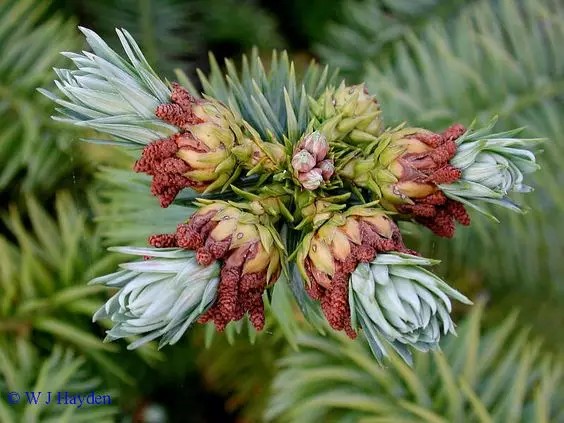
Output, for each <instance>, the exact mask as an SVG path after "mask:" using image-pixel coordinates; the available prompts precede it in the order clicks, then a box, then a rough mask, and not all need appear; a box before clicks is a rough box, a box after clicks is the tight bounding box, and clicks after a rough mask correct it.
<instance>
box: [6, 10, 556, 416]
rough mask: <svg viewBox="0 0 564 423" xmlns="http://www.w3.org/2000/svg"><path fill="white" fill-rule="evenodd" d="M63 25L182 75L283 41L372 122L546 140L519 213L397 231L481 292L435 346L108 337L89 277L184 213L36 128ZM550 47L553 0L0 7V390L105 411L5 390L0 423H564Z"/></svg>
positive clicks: (114, 165)
mask: <svg viewBox="0 0 564 423" xmlns="http://www.w3.org/2000/svg"><path fill="white" fill-rule="evenodd" d="M77 24H80V25H84V26H86V27H89V28H92V29H94V30H95V31H97V32H98V33H99V34H100V35H102V36H103V37H104V38H105V39H106V40H107V41H108V42H110V44H111V43H115V42H116V41H117V38H116V37H115V34H114V32H113V28H114V27H116V26H118V27H125V28H126V29H128V30H129V31H130V32H131V33H132V34H133V35H134V37H135V38H136V39H137V40H138V42H139V43H140V45H141V46H142V48H143V51H144V52H145V54H146V56H147V58H148V60H149V61H150V62H151V64H152V65H153V66H154V67H155V68H156V69H157V70H158V71H159V72H160V73H161V74H163V75H164V76H166V77H167V78H168V79H169V80H173V79H175V78H177V76H175V75H184V74H185V75H187V76H188V77H189V78H190V79H191V80H192V81H197V80H198V78H197V77H196V76H195V75H196V69H197V68H201V69H202V70H203V72H204V73H207V72H208V71H209V64H208V56H207V54H208V51H210V50H211V51H213V52H214V54H215V55H216V57H217V59H218V62H219V63H223V58H224V57H234V58H235V60H239V57H240V55H241V54H242V53H248V52H249V51H250V49H251V47H252V46H257V47H258V48H259V52H260V54H261V55H262V56H263V57H264V58H268V57H269V55H270V50H271V49H272V48H285V49H287V50H288V52H289V54H290V57H291V58H292V59H293V60H294V61H295V62H296V64H297V67H298V70H299V68H300V67H303V65H305V64H307V62H309V60H311V59H312V58H316V59H318V60H319V61H321V62H322V63H327V64H329V65H331V66H334V67H339V68H340V70H341V72H342V75H343V76H344V77H346V78H347V81H348V82H349V83H360V82H362V81H366V83H367V85H368V87H369V89H370V90H371V92H372V93H373V94H375V95H376V96H377V97H378V99H379V101H380V102H381V104H382V106H383V110H384V113H385V119H386V123H387V125H394V124H396V123H398V122H400V121H403V120H408V121H409V122H410V123H411V124H412V125H421V126H425V127H428V128H429V129H433V130H441V129H443V128H444V127H446V126H447V125H448V124H449V123H451V122H452V121H459V122H461V123H463V124H465V125H468V124H470V123H471V121H472V120H473V119H475V118H477V119H478V120H480V121H482V122H483V121H486V120H487V119H489V118H490V117H491V115H493V114H498V115H499V116H500V119H499V124H498V125H499V128H500V129H501V128H502V127H504V128H506V127H515V126H524V127H526V131H527V134H528V135H531V136H535V137H546V138H547V141H546V142H545V143H544V144H543V145H542V150H543V151H542V152H540V155H539V161H540V163H541V165H542V167H543V168H542V170H541V171H540V172H538V174H537V175H536V176H535V178H534V180H533V181H532V185H533V186H534V187H535V193H534V194H532V195H528V196H527V197H526V198H524V199H523V201H525V202H526V204H527V205H528V206H529V207H530V208H531V210H530V212H529V213H528V214H527V215H525V216H520V215H510V214H509V213H504V212H503V211H499V210H498V211H496V212H497V216H498V217H499V218H500V220H501V221H502V224H495V223H493V222H490V221H487V220H486V219H485V218H483V217H480V216H473V217H474V221H473V224H472V225H471V227H470V228H459V229H458V231H457V236H456V237H455V239H454V240H451V241H443V240H437V239H436V238H434V237H432V236H430V235H429V234H428V233H426V232H424V231H421V230H418V229H417V228H414V227H412V226H409V225H406V227H405V228H404V229H405V230H406V231H407V232H408V233H409V237H408V240H409V243H410V247H412V248H416V249H419V250H420V251H421V252H422V253H423V254H424V255H427V256H432V257H434V258H439V259H441V260H443V262H442V264H441V265H440V266H438V267H437V268H436V269H435V270H436V272H437V273H439V274H440V275H441V276H443V277H445V278H446V279H447V280H449V281H451V282H452V283H453V284H454V285H455V286H456V287H457V288H458V289H459V290H461V291H462V292H464V293H465V294H466V295H468V296H470V297H471V298H473V299H475V300H479V301H478V302H479V305H478V306H476V307H475V308H474V309H473V311H471V312H470V313H469V312H468V310H467V309H460V310H457V316H456V317H457V319H458V320H459V321H460V322H461V325H460V328H459V336H458V337H456V338H450V339H447V340H445V343H444V348H443V349H444V354H439V353H436V354H428V355H421V354H419V355H417V356H416V360H415V365H414V367H413V368H412V369H410V368H407V367H405V366H404V365H403V363H402V362H401V361H400V360H396V359H392V360H391V361H390V363H389V364H388V365H387V366H385V367H379V366H378V365H377V364H376V363H375V362H374V361H373V359H372V357H371V356H370V354H369V352H368V350H367V348H366V346H365V345H364V344H363V343H362V342H360V341H357V342H356V343H351V342H349V341H348V340H346V339H343V338H342V337H340V336H330V337H326V336H324V335H322V334H320V333H319V332H318V331H314V330H312V329H311V328H308V327H307V326H305V325H303V324H299V325H298V326H299V332H298V333H297V334H294V335H293V337H291V336H290V337H289V336H288V332H289V331H290V332H291V330H290V329H289V328H288V327H280V326H277V325H276V324H274V323H272V324H270V325H269V326H268V327H267V329H265V331H264V332H263V333H260V334H258V335H256V336H254V335H253V336H252V337H251V338H252V341H253V342H250V341H249V337H248V336H246V335H245V334H244V333H242V334H240V335H237V334H236V333H235V331H234V330H231V331H229V332H228V335H229V336H226V335H215V336H213V337H210V336H209V331H206V330H205V328H196V329H195V330H193V331H192V334H191V335H190V336H187V337H185V339H184V340H183V341H182V342H181V343H180V344H179V345H176V346H174V347H169V348H167V349H165V350H162V351H160V352H158V351H156V348H155V347H154V346H148V347H146V348H142V349H140V350H138V351H135V352H128V351H125V342H123V343H120V342H117V343H114V344H103V343H102V342H101V340H102V339H103V332H104V327H103V325H99V324H92V323H91V319H90V316H91V315H92V312H93V311H94V310H96V309H97V308H98V307H99V306H100V305H101V304H102V302H103V300H104V298H106V297H107V296H108V292H106V291H105V290H103V289H101V288H100V287H96V286H88V285H87V284H86V283H87V281H88V280H90V279H91V278H92V277H93V276H95V275H99V274H102V273H104V272H108V271H111V270H113V269H114V267H115V265H116V263H117V262H118V261H119V260H120V257H116V256H115V255H110V254H109V253H107V252H106V251H105V247H106V246H108V245H119V244H124V243H139V242H144V240H145V239H146V236H147V235H149V234H151V233H153V232H155V231H156V230H157V228H158V231H166V230H169V228H174V226H175V225H176V223H177V222H178V221H180V220H182V219H183V218H184V216H182V213H183V210H182V209H175V208H174V207H171V208H169V209H167V211H166V212H163V211H162V210H160V209H159V208H158V207H157V204H156V202H155V201H154V199H153V198H152V197H151V196H150V195H149V194H148V190H147V179H146V178H144V176H143V175H136V174H133V173H132V172H130V171H129V170H128V169H129V168H130V166H131V163H132V161H133V158H132V157H131V155H129V154H127V153H124V152H120V151H117V150H115V149H113V148H108V147H100V146H91V145H88V144H83V143H79V142H78V141H77V140H78V139H79V138H81V137H88V135H89V134H86V133H79V132H77V131H75V130H72V129H71V128H70V127H67V126H65V127H62V126H61V125H59V124H57V123H56V122H54V121H53V120H51V119H50V115H51V114H52V113H53V105H52V104H51V103H50V102H49V101H48V100H47V99H45V98H44V97H42V96H41V95H40V94H39V93H37V92H36V90H35V89H36V88H37V87H45V88H49V89H52V88H53V83H52V81H53V79H54V73H53V71H52V68H53V67H60V66H63V65H65V64H66V62H65V59H64V57H62V56H61V55H60V54H59V52H61V51H72V50H77V49H80V48H81V47H82V46H83V41H82V39H81V37H80V36H79V34H78V31H77V30H76V26H77ZM562 45H564V4H563V3H562V1H561V0H418V1H412V0H312V1H308V2H304V1H299V0H288V1H284V2H280V1H274V0H184V1H183V0H100V1H96V2H93V1H88V0H52V1H48V0H4V1H3V2H0V51H2V55H1V57H0V111H1V113H0V164H1V166H0V202H1V204H2V208H1V211H0V231H1V232H0V392H2V393H4V392H6V391H25V390H32V389H35V390H42V389H43V390H52V391H56V390H73V389H74V390H81V391H87V390H90V389H96V390H97V391H104V392H108V393H111V395H112V399H113V400H115V401H114V406H112V407H106V408H92V409H86V410H72V409H69V410H70V411H65V410H58V411H57V413H62V414H56V413H55V414H53V412H54V411H53V410H48V409H41V408H37V407H35V408H34V407H29V406H28V407H24V406H23V405H22V406H19V407H13V406H10V405H8V403H7V402H6V401H5V397H4V396H2V398H1V400H0V421H2V422H19V421H24V422H26V423H27V422H35V421H41V422H42V421H53V422H59V421H69V422H77V421H96V422H97V421H135V422H162V421H171V422H186V421H190V422H213V421H241V422H254V421H265V420H273V421H288V422H306V421H339V422H366V423H368V422H374V423H375V422H419V421H429V422H451V421H472V422H473V421H476V422H478V421H479V422H518V421H522V422H532V421H535V422H559V421H564V411H563V409H564V406H563V405H562V404H563V403H564V402H563V401H564V399H563V394H564V389H563V385H564V384H563V383H562V382H563V379H562V371H561V366H562V363H563V361H562V358H563V356H562V351H563V350H564V348H563V345H564V337H563V336H562V335H561V328H562V327H563V326H564V313H562V309H563V306H564V283H563V282H564V281H563V280H562V279H563V277H562V275H563V274H564V260H562V258H563V257H564V225H563V224H562V220H563V216H564V192H563V190H562V186H563V184H564V171H563V170H562V169H563V168H562V163H564V138H563V137H564V135H563V134H564V55H562V54H561V51H562ZM179 71H180V72H179ZM155 222H157V223H155ZM283 307H286V308H283ZM272 308H273V310H274V312H276V311H278V312H280V310H281V309H283V310H284V312H286V313H289V312H293V313H295V317H296V319H298V320H299V319H301V317H300V315H299V313H298V312H297V311H296V310H292V309H291V307H290V306H289V305H288V304H282V305H280V304H278V305H273V307H272ZM470 310H472V308H471V309H470ZM508 316H509V317H508ZM294 329H295V328H294ZM245 331H246V329H244V330H243V331H242V332H245ZM559 334H560V335H559Z"/></svg>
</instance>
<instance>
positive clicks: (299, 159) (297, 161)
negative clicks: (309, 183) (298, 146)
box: [292, 150, 317, 172]
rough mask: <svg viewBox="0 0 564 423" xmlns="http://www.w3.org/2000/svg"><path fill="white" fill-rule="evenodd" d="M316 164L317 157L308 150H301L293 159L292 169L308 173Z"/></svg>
mask: <svg viewBox="0 0 564 423" xmlns="http://www.w3.org/2000/svg"><path fill="white" fill-rule="evenodd" d="M316 163H317V162H316V160H315V157H313V155H312V154H311V153H310V152H308V151H307V150H300V151H298V152H297V153H296V154H294V157H292V167H293V168H294V169H295V170H296V172H308V171H310V170H311V169H313V168H314V167H315V164H316Z"/></svg>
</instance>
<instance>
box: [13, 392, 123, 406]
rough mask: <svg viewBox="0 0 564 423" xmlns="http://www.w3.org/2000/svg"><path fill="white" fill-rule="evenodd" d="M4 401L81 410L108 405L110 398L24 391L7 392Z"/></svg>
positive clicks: (95, 394) (94, 395)
mask: <svg viewBox="0 0 564 423" xmlns="http://www.w3.org/2000/svg"><path fill="white" fill-rule="evenodd" d="M6 399H7V400H8V403H9V404H12V405H15V404H20V403H25V404H29V405H38V406H39V405H53V404H54V405H61V406H74V407H76V408H82V407H83V406H87V405H88V406H96V405H110V404H111V403H112V398H111V397H110V395H107V394H99V393H96V392H94V391H91V392H83V393H78V392H69V391H56V392H52V391H45V392H41V391H25V392H8V393H7V395H6Z"/></svg>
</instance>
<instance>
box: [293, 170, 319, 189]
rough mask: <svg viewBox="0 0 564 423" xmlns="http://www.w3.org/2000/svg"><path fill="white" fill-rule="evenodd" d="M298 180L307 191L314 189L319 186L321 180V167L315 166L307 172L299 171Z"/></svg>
mask: <svg viewBox="0 0 564 423" xmlns="http://www.w3.org/2000/svg"><path fill="white" fill-rule="evenodd" d="M298 180H299V181H300V183H301V184H302V187H304V188H305V189H307V190H309V191H314V190H316V189H317V188H319V187H320V186H321V183H322V182H323V175H322V171H321V169H318V168H315V169H312V170H310V171H309V172H303V173H299V174H298Z"/></svg>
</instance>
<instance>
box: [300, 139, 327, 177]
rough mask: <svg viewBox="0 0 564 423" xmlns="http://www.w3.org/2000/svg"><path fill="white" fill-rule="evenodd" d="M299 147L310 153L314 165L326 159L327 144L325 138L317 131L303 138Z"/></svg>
mask: <svg viewBox="0 0 564 423" xmlns="http://www.w3.org/2000/svg"><path fill="white" fill-rule="evenodd" d="M300 145H301V146H303V148H305V149H306V150H307V151H309V152H310V153H311V155H312V156H313V157H314V158H315V162H316V163H318V162H320V161H321V160H323V159H324V158H325V157H327V153H328V152H329V143H328V142H327V138H325V136H324V135H323V134H322V133H321V132H318V131H315V132H313V133H311V134H309V135H308V136H307V137H305V138H304V139H303V141H302V142H301V143H300ZM308 170H309V169H308Z"/></svg>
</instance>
